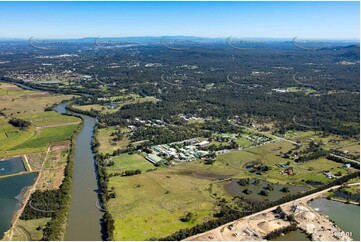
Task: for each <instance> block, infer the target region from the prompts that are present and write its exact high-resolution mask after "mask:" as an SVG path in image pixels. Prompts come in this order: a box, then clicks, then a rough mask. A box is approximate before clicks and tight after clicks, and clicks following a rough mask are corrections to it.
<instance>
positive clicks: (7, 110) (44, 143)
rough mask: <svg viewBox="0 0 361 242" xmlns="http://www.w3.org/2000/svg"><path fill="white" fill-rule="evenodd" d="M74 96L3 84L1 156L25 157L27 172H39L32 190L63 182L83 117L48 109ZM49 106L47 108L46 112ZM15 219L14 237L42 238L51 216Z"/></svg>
mask: <svg viewBox="0 0 361 242" xmlns="http://www.w3.org/2000/svg"><path fill="white" fill-rule="evenodd" d="M73 97H74V96H73V95H60V94H50V93H46V92H38V91H29V90H24V89H21V88H19V87H17V86H15V85H12V84H6V83H0V111H1V114H2V115H1V116H0V158H8V157H13V156H23V160H24V164H25V165H26V167H27V172H26V173H28V172H34V171H36V172H38V180H37V183H36V184H35V185H34V187H33V188H34V190H32V191H35V190H39V191H44V190H49V189H50V190H56V189H59V187H60V185H61V184H62V183H63V179H64V168H65V166H66V164H67V157H68V153H69V142H68V141H69V140H70V138H71V137H72V135H73V134H74V132H75V131H76V130H77V129H78V126H79V124H80V123H81V120H80V119H79V118H76V117H72V116H65V115H61V114H59V113H57V112H55V111H50V109H49V108H50V106H52V105H53V104H54V103H59V102H62V101H64V100H69V99H71V98H73ZM47 108H48V111H44V110H45V109H47ZM14 118H15V119H16V120H17V121H18V122H20V121H21V122H23V123H28V124H29V125H28V126H27V127H17V126H16V125H14V124H13V123H10V120H12V119H14ZM25 161H26V162H25ZM30 194H31V192H30V190H29V192H27V193H26V195H24V201H25V199H27V196H29V195H30ZM15 221H16V222H15V224H14V225H13V229H12V232H13V235H12V238H11V239H13V240H30V239H34V240H41V239H42V237H43V231H42V230H43V228H44V227H45V225H46V224H47V222H49V221H50V218H41V219H30V220H21V219H18V220H15ZM10 234H11V233H10ZM8 235H9V234H7V236H8ZM29 236H30V238H29Z"/></svg>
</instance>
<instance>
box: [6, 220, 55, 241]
mask: <svg viewBox="0 0 361 242" xmlns="http://www.w3.org/2000/svg"><path fill="white" fill-rule="evenodd" d="M49 221H50V218H40V219H32V220H21V219H19V221H18V225H20V226H22V227H24V228H25V229H26V231H28V232H29V233H30V235H31V239H32V240H41V239H42V237H43V230H42V229H40V230H37V228H38V227H40V228H44V227H45V225H46V223H47V222H49ZM28 239H29V238H27V236H26V235H25V234H24V232H23V231H22V230H21V229H18V228H17V229H16V230H15V233H14V235H13V240H18V241H24V240H25V241H26V240H28Z"/></svg>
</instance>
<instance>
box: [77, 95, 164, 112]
mask: <svg viewBox="0 0 361 242" xmlns="http://www.w3.org/2000/svg"><path fill="white" fill-rule="evenodd" d="M158 101H159V100H158V99H156V98H154V97H136V98H134V99H131V100H124V101H120V102H116V103H117V104H118V106H117V107H115V108H108V107H107V105H104V106H103V105H100V104H91V105H83V106H74V107H75V108H78V109H80V110H83V111H90V110H92V109H93V110H96V111H99V112H101V113H115V112H117V111H118V110H119V109H120V108H121V107H122V106H125V105H129V104H136V103H143V102H158Z"/></svg>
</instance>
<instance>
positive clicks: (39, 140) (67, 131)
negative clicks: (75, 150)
mask: <svg viewBox="0 0 361 242" xmlns="http://www.w3.org/2000/svg"><path fill="white" fill-rule="evenodd" d="M77 127H78V124H71V125H65V126H58V127H50V128H44V129H41V130H40V131H39V132H38V134H37V135H36V136H35V137H34V138H32V139H30V140H28V141H26V142H24V143H22V144H21V145H18V146H15V147H13V148H12V149H11V150H16V149H24V148H39V147H42V148H44V147H45V148H47V147H48V146H49V145H50V144H51V143H55V142H59V141H65V140H68V139H69V138H70V137H71V136H72V135H73V133H74V132H75V130H76V129H77Z"/></svg>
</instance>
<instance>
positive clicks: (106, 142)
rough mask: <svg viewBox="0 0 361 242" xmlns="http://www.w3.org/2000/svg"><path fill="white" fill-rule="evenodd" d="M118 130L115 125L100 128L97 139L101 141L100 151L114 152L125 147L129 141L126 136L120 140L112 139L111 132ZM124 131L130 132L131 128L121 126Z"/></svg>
mask: <svg viewBox="0 0 361 242" xmlns="http://www.w3.org/2000/svg"><path fill="white" fill-rule="evenodd" d="M116 130H118V129H117V128H115V127H108V128H102V129H98V131H97V139H98V141H99V143H100V147H99V152H100V153H102V154H106V153H112V152H113V151H114V150H117V149H122V148H125V147H126V146H127V145H128V144H129V141H128V140H127V139H126V138H125V139H123V140H120V141H113V140H111V136H110V135H111V133H113V132H115V131H116ZM120 130H121V131H123V132H128V131H129V129H128V128H126V127H123V128H120Z"/></svg>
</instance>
